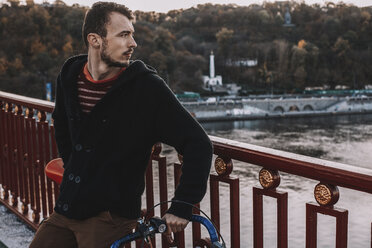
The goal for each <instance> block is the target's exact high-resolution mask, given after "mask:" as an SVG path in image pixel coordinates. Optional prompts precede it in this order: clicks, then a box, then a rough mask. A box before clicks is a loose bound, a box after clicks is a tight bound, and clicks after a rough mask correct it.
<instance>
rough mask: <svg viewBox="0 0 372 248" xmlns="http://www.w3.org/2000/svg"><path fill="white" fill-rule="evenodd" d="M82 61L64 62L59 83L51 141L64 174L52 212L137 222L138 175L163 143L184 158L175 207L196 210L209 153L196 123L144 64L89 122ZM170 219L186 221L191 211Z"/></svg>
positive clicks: (121, 81)
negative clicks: (82, 95)
mask: <svg viewBox="0 0 372 248" xmlns="http://www.w3.org/2000/svg"><path fill="white" fill-rule="evenodd" d="M86 61H87V56H86V55H80V56H76V57H72V58H70V59H68V60H67V61H66V62H65V64H64V66H63V68H62V70H61V72H60V74H59V75H58V78H57V91H56V105H55V109H54V112H53V119H54V126H55V137H56V140H57V145H58V150H59V153H60V156H61V157H62V159H63V161H64V167H65V172H64V175H63V181H62V184H61V187H60V195H59V197H58V200H57V204H56V207H55V211H56V212H58V213H60V214H62V215H64V216H66V217H69V218H73V219H85V218H89V217H92V216H94V215H96V214H98V213H99V212H101V211H106V210H109V211H112V212H115V213H117V214H119V215H121V216H123V217H127V218H131V219H134V218H138V217H139V216H140V208H141V195H142V193H143V191H144V187H145V183H144V174H145V170H146V166H147V164H148V161H149V158H150V155H151V149H152V146H153V145H154V144H155V143H157V142H163V143H166V144H169V145H171V146H173V147H175V148H176V150H177V151H178V152H179V153H180V154H182V155H183V162H184V165H183V169H182V176H181V181H180V185H179V186H178V188H177V189H176V191H175V197H174V199H176V200H183V201H186V202H190V203H197V202H199V201H200V200H201V199H202V198H203V196H204V194H205V192H206V184H207V179H208V175H209V171H210V166H211V159H212V145H211V142H210V140H209V138H208V136H207V135H206V133H205V132H204V130H203V129H202V127H201V126H200V125H199V124H198V123H197V121H196V120H195V119H194V118H193V117H192V116H191V115H190V114H189V113H188V112H187V111H186V110H185V109H184V108H183V106H182V105H181V104H180V103H179V101H178V100H177V99H176V98H175V96H174V94H173V93H172V92H171V90H170V89H169V88H168V86H167V85H166V84H165V83H164V81H163V80H162V79H161V78H160V77H159V76H158V75H157V74H156V72H155V70H154V69H151V68H150V67H148V66H146V65H145V64H144V63H143V62H142V61H134V62H131V64H130V66H129V67H128V68H127V69H126V70H125V71H124V72H123V73H122V74H121V75H120V76H119V78H118V79H117V80H116V82H114V84H113V86H112V87H111V89H110V90H109V91H108V92H107V94H106V95H105V96H104V97H103V98H102V99H101V100H100V101H99V102H98V103H97V104H96V106H95V107H94V108H93V110H92V111H91V112H90V113H89V114H88V115H83V113H82V112H81V109H80V105H79V100H78V90H77V77H78V75H79V73H80V72H81V70H82V68H83V65H84V64H85V63H86ZM168 212H169V213H172V214H175V215H177V216H179V217H183V218H189V217H190V216H191V208H190V207H189V206H186V205H183V204H180V203H172V204H171V207H170V209H169V210H168Z"/></svg>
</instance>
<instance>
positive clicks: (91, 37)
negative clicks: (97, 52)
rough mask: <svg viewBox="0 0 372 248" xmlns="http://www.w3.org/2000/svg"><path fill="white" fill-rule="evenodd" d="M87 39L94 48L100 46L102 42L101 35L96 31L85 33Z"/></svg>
mask: <svg viewBox="0 0 372 248" xmlns="http://www.w3.org/2000/svg"><path fill="white" fill-rule="evenodd" d="M87 40H88V43H89V45H90V46H92V47H93V48H96V49H98V48H100V46H101V44H102V38H101V36H99V35H98V34H96V33H89V34H88V35H87Z"/></svg>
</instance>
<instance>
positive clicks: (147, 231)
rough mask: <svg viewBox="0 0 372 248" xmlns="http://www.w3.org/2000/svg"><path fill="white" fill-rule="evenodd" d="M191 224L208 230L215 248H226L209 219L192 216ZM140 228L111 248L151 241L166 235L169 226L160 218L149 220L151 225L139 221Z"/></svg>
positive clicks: (117, 241) (141, 220)
mask: <svg viewBox="0 0 372 248" xmlns="http://www.w3.org/2000/svg"><path fill="white" fill-rule="evenodd" d="M190 221H191V222H198V223H200V224H202V225H203V226H205V228H207V230H208V233H209V237H210V239H211V242H212V246H213V247H215V248H225V247H226V246H225V244H223V243H222V244H221V243H220V242H219V239H218V235H217V231H216V229H215V228H214V226H213V224H212V222H210V221H209V220H208V219H207V218H205V217H203V216H200V215H192V216H191V219H190ZM138 223H139V227H138V231H136V232H134V233H130V234H128V235H126V236H124V237H122V238H121V239H118V240H116V241H115V242H114V243H113V244H112V245H111V248H119V247H120V245H122V244H126V243H129V242H132V241H134V240H136V239H140V238H142V239H144V240H146V241H148V240H149V237H152V236H153V235H155V233H164V232H165V231H166V230H167V226H166V223H165V221H164V220H162V219H160V218H159V217H152V218H151V219H150V220H149V223H144V220H143V219H140V220H139V222H138Z"/></svg>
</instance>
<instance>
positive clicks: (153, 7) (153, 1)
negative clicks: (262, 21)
mask: <svg viewBox="0 0 372 248" xmlns="http://www.w3.org/2000/svg"><path fill="white" fill-rule="evenodd" d="M1 1H2V2H3V1H5V0H1ZM34 1H35V2H37V3H41V2H42V1H43V0H34ZM63 1H64V2H65V3H66V4H68V5H72V4H74V3H78V4H80V5H83V6H91V5H92V4H93V3H94V2H97V1H98V0H63ZM106 1H108V0H106ZM272 1H273V0H269V2H272ZM328 1H331V0H305V2H306V3H307V4H314V3H320V4H324V3H325V2H328ZM48 2H51V3H52V2H54V0H48ZM114 2H118V3H122V4H124V5H126V6H127V7H129V8H130V9H132V10H143V11H156V12H168V11H169V10H172V9H181V8H183V9H186V8H190V7H193V6H196V5H198V4H203V3H215V4H229V3H235V4H238V5H243V6H244V5H245V6H247V5H250V4H252V3H258V4H261V3H262V2H263V0H114ZM332 2H334V3H338V2H341V1H338V0H333V1H332ZM343 2H344V3H352V4H354V5H356V6H359V7H364V6H371V5H372V0H344V1H343Z"/></svg>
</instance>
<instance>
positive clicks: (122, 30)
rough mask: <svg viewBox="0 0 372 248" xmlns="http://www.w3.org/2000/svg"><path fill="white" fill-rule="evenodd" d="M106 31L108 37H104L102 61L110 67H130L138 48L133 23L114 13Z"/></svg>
mask: <svg viewBox="0 0 372 248" xmlns="http://www.w3.org/2000/svg"><path fill="white" fill-rule="evenodd" d="M106 30H107V35H106V37H102V41H103V43H102V47H101V59H102V61H103V62H105V63H106V64H107V65H108V66H110V67H125V66H128V65H129V59H130V57H131V56H132V53H133V51H134V48H136V47H137V43H136V42H135V41H134V37H133V34H134V28H133V24H132V22H131V21H130V20H129V19H128V18H127V17H126V16H124V15H122V14H120V13H118V12H112V13H111V15H110V22H109V23H107V24H106Z"/></svg>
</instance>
